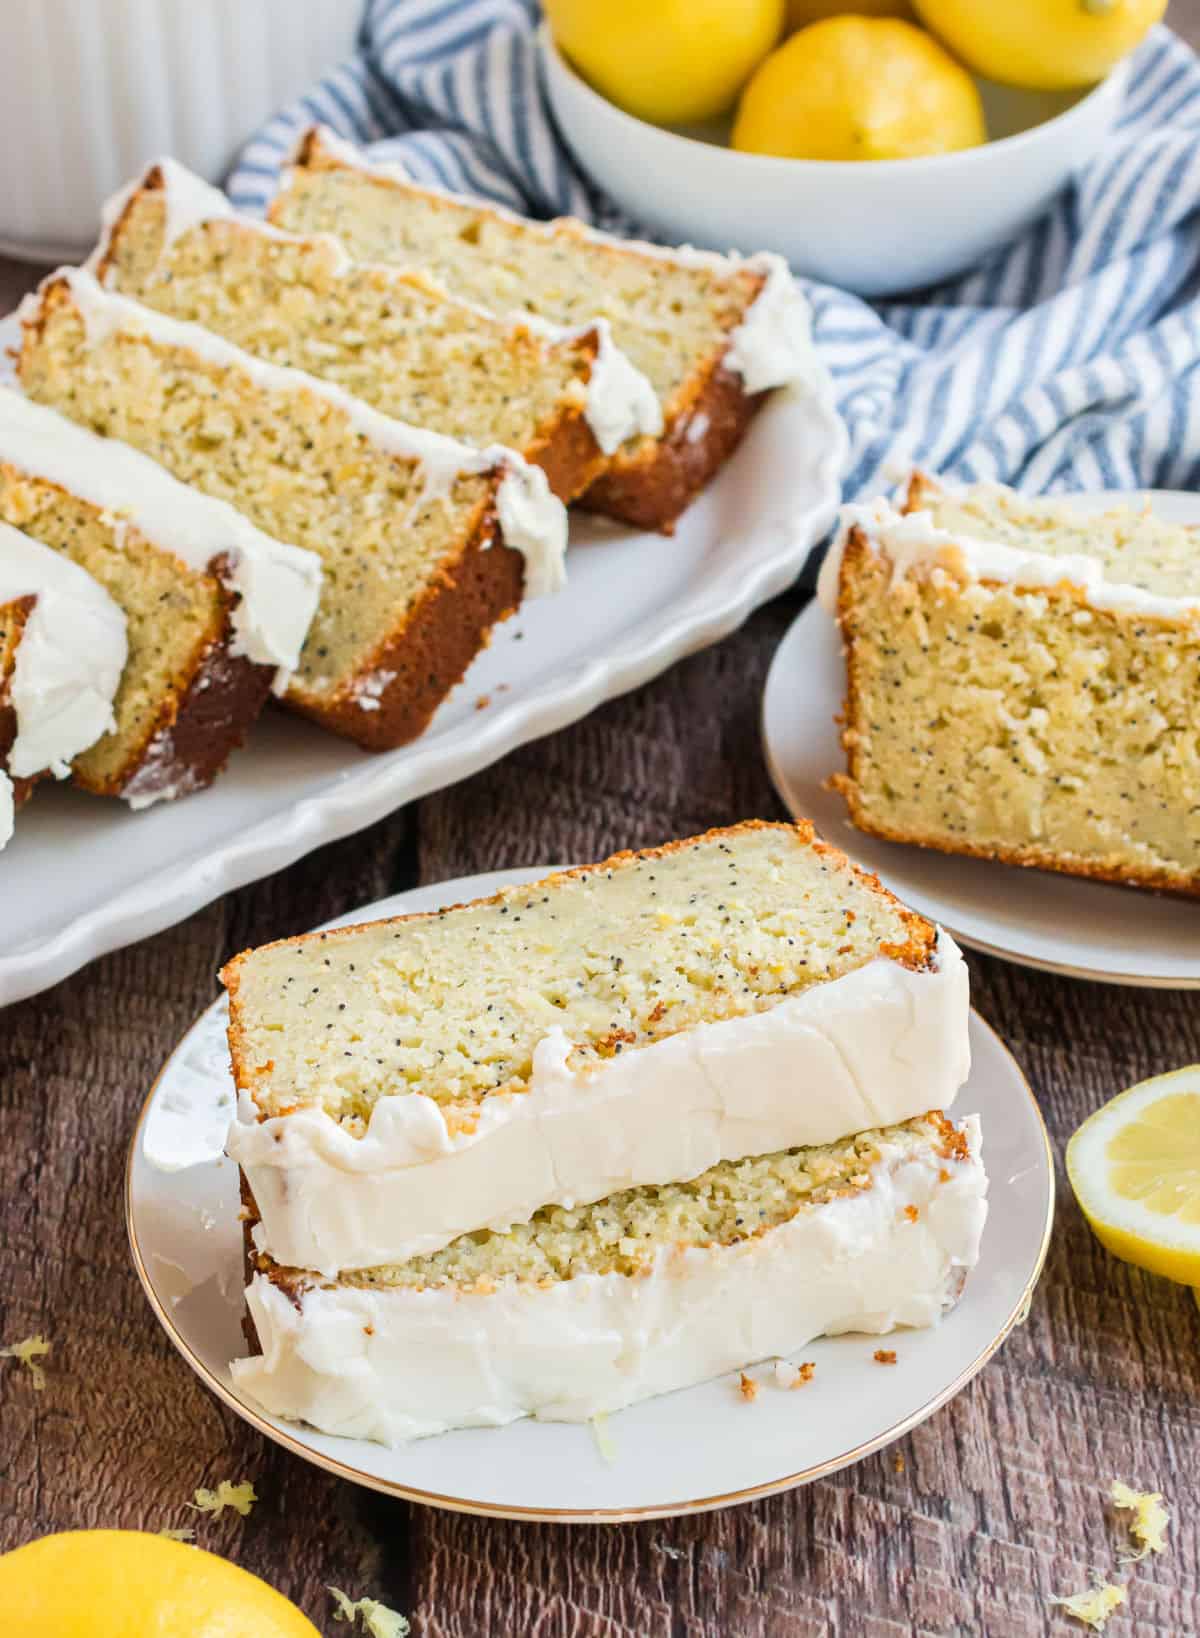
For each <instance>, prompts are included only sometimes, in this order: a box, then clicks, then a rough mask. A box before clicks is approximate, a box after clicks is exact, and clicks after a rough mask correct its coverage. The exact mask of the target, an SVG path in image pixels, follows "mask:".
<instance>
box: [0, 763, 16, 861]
mask: <svg viewBox="0 0 1200 1638" xmlns="http://www.w3.org/2000/svg"><path fill="white" fill-rule="evenodd" d="M14 818H15V812H14V803H13V788H12V780H11V779H10V778H9V777H8V775H7V774H6V773H5V772H4V771H3V769H0V848H2V847H4V846H5V844H6V843H8V842H11V841H12V833H13V821H14Z"/></svg>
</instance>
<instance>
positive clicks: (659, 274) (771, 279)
mask: <svg viewBox="0 0 1200 1638" xmlns="http://www.w3.org/2000/svg"><path fill="white" fill-rule="evenodd" d="M270 217H271V220H272V222H274V223H275V225H276V226H277V227H281V228H286V229H287V230H288V231H289V232H293V233H314V232H328V233H333V234H335V235H336V236H337V237H338V238H339V239H340V240H341V241H342V243H343V244H344V245H345V246H346V248H347V249H348V250H349V252H350V254H351V255H352V256H355V257H358V258H360V259H361V260H363V261H369V262H390V263H393V264H395V265H398V266H401V267H409V268H420V269H422V270H424V271H425V272H426V273H427V274H428V275H429V276H430V277H431V278H433V279H434V280H435V281H436V282H437V283H438V284H439V285H442V286H444V288H445V289H446V290H447V291H448V292H449V293H450V294H451V295H452V296H457V297H459V298H460V299H461V300H464V301H469V302H475V303H478V304H479V305H480V306H482V307H485V308H488V309H490V310H491V311H492V312H494V313H497V314H510V315H511V314H525V315H528V314H533V315H535V316H536V317H538V318H541V319H546V320H549V321H550V322H551V323H553V324H565V325H581V324H582V325H587V324H591V323H593V322H594V321H595V320H596V319H597V318H603V319H606V320H607V321H608V322H609V323H610V324H611V326H612V333H613V339H614V340H615V341H616V344H617V346H618V347H619V348H620V349H621V351H622V352H623V353H624V354H625V355H626V356H627V357H628V358H629V360H630V361H631V362H632V364H633V365H634V366H635V368H636V369H638V370H640V371H641V373H642V374H643V375H645V376H646V377H647V378H648V379H649V380H650V382H651V383H652V384H653V387H654V389H655V391H656V393H657V394H658V398H659V402H660V404H661V407H662V417H663V431H662V434H661V436H658V437H651V436H647V437H644V438H642V439H641V440H640V441H639V442H638V443H636V444H633V445H627V446H626V447H625V448H623V449H622V450H621V451H620V453H619V454H618V455H617V456H616V458H615V459H614V461H613V462H612V464H611V465H610V467H609V468H608V470H607V471H606V472H605V473H604V474H603V476H602V477H600V478H599V479H598V480H597V481H596V483H594V484H593V485H592V487H591V489H590V490H588V492H587V494H586V497H585V504H586V505H587V506H589V507H590V508H592V509H593V510H594V511H598V512H604V513H607V514H608V515H610V516H611V517H614V518H617V519H619V520H621V521H623V522H627V523H632V524H636V525H638V526H639V527H641V528H644V529H669V528H670V526H671V525H672V524H673V522H674V521H675V519H676V518H678V517H679V515H680V513H681V512H682V511H683V510H684V508H685V507H686V506H687V505H688V504H689V502H690V501H691V500H692V499H693V498H694V497H695V496H696V495H697V494H698V493H699V491H700V490H701V489H702V488H703V487H704V486H705V484H707V483H708V481H709V480H710V479H711V478H712V477H713V476H714V475H715V473H716V472H717V471H718V470H719V468H720V467H721V466H722V464H723V463H724V462H725V461H726V460H727V459H728V457H729V456H730V455H731V454H732V453H733V451H734V449H736V447H737V445H738V443H739V442H740V440H741V438H742V436H743V434H744V433H745V431H746V429H747V427H748V426H749V423H750V421H751V418H752V417H753V415H754V413H755V411H756V410H757V409H758V408H759V407H760V406H761V404H762V403H763V400H764V396H765V394H766V393H767V392H768V391H769V390H770V389H771V388H775V387H782V386H787V385H792V384H801V385H808V384H812V383H814V382H816V381H818V380H819V379H820V378H821V367H820V365H819V364H818V362H817V360H816V356H815V354H814V352H813V348H812V342H811V339H810V334H809V314H808V305H807V303H806V301H805V300H804V297H803V295H802V294H801V293H800V290H799V288H798V286H797V285H796V283H795V281H794V280H793V279H792V276H791V274H790V273H789V272H788V269H787V266H786V264H785V263H784V262H783V261H782V260H781V258H779V257H778V256H771V255H761V256H754V257H751V258H749V259H748V260H745V261H742V260H737V259H735V258H732V257H726V256H717V255H714V254H712V253H710V252H704V251H696V250H690V249H687V248H684V249H682V250H666V249H663V248H662V247H660V246H657V245H648V244H639V243H634V242H630V241H626V240H621V239H615V238H611V237H609V236H607V235H605V234H601V233H597V232H594V231H593V230H591V229H589V228H587V227H585V226H584V225H583V223H581V222H577V221H573V220H570V219H564V220H561V221H556V222H531V221H528V220H526V219H525V218H523V217H519V216H514V215H513V214H512V213H511V212H508V211H503V210H500V209H498V208H497V207H495V206H490V205H484V204H481V203H480V202H479V201H477V200H472V199H467V198H463V197H461V196H459V195H455V194H449V193H444V192H440V191H438V190H437V189H434V188H430V187H428V186H425V185H418V184H416V183H414V182H412V181H411V180H410V179H409V178H408V177H407V175H406V174H405V173H404V172H403V171H402V170H400V169H399V168H398V167H396V166H386V165H385V166H373V165H371V164H370V163H369V162H368V161H367V160H366V159H365V157H364V156H363V155H362V154H360V153H359V152H358V151H357V150H356V149H354V148H352V147H350V146H349V145H348V144H346V143H344V142H341V141H339V139H338V138H336V137H334V136H333V135H332V134H331V133H329V132H328V131H325V130H323V129H321V128H319V127H318V128H314V129H313V130H311V131H309V132H308V133H307V134H306V135H305V136H304V137H303V138H302V140H301V142H300V144H299V147H298V149H297V152H296V156H295V164H294V165H293V166H292V167H291V168H290V170H289V171H287V172H286V173H285V176H284V181H283V187H282V191H281V192H280V194H279V196H278V198H277V199H276V200H275V201H274V203H273V204H272V206H271V211H270Z"/></svg>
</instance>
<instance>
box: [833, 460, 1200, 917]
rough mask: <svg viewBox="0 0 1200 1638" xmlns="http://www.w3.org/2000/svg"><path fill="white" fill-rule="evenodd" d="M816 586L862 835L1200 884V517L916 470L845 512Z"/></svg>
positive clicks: (1149, 884)
mask: <svg viewBox="0 0 1200 1638" xmlns="http://www.w3.org/2000/svg"><path fill="white" fill-rule="evenodd" d="M820 595H821V599H822V602H823V604H824V606H825V607H826V608H827V609H828V610H829V612H830V613H831V614H832V615H833V616H834V618H835V619H836V620H837V622H838V625H839V627H840V629H841V634H842V640H843V644H844V648H845V654H846V668H847V698H846V710H845V717H844V727H843V733H842V742H843V746H844V748H845V751H846V756H847V768H846V771H845V773H841V774H838V775H836V776H835V778H834V783H835V784H836V786H837V787H838V789H839V790H840V791H841V792H842V794H843V795H844V797H845V798H846V803H847V806H848V808H849V811H850V817H851V819H852V820H853V822H854V823H855V824H856V825H857V826H858V827H859V829H860V830H864V831H868V832H870V833H871V834H873V835H877V836H884V837H888V838H890V839H892V840H894V841H899V842H911V843H915V844H917V845H920V846H923V847H931V848H937V849H940V850H941V851H943V852H947V853H962V854H969V855H972V856H975V857H978V858H986V859H996V860H1000V861H1003V862H1005V863H1009V864H1018V865H1032V866H1036V867H1038V868H1040V869H1043V870H1054V871H1061V872H1065V873H1067V874H1070V875H1077V876H1088V877H1093V878H1096V879H1100V880H1105V881H1111V882H1120V883H1123V884H1126V885H1128V886H1133V887H1143V888H1158V889H1164V890H1167V891H1170V892H1175V893H1184V894H1190V895H1193V896H1196V895H1200V713H1198V712H1197V701H1198V700H1200V550H1198V548H1197V544H1196V531H1195V530H1194V529H1192V528H1187V527H1184V526H1181V525H1178V524H1172V523H1168V522H1165V521H1163V520H1162V519H1160V518H1157V517H1156V516H1155V515H1154V513H1153V511H1152V509H1150V508H1149V507H1132V506H1117V507H1108V508H1107V509H1099V510H1091V509H1081V508H1080V506H1079V505H1078V503H1077V502H1075V503H1073V502H1072V501H1071V500H1069V499H1064V498H1058V497H1054V498H1036V497H1030V496H1025V495H1018V494H1016V493H1015V492H1014V491H1012V490H1010V489H1006V488H1004V487H1003V486H1001V485H999V484H991V483H980V484H972V485H968V486H965V487H958V486H954V485H950V484H943V483H940V482H938V481H936V480H934V479H932V478H929V477H927V476H925V475H924V474H921V473H917V474H914V476H913V477H912V479H911V480H910V482H909V483H908V485H907V487H906V490H905V492H904V493H903V495H902V497H901V500H900V503H899V505H898V506H897V505H893V504H892V503H890V502H888V501H886V500H877V501H872V502H870V503H868V504H866V505H861V506H850V507H846V508H844V510H843V528H842V531H841V534H840V536H839V539H838V541H837V543H836V545H835V548H834V549H833V551H831V553H830V554H829V556H828V558H827V559H826V562H825V564H824V565H823V567H822V574H821V585H820Z"/></svg>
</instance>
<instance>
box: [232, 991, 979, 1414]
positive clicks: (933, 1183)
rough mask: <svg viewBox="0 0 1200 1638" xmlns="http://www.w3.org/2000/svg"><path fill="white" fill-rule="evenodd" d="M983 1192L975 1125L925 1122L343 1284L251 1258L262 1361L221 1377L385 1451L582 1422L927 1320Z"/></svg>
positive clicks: (587, 1210) (949, 1298) (948, 1298)
mask: <svg viewBox="0 0 1200 1638" xmlns="http://www.w3.org/2000/svg"><path fill="white" fill-rule="evenodd" d="M862 1027H863V1028H864V1029H867V1028H869V1027H870V1026H869V1023H868V1022H867V1020H866V1018H865V1017H864V1019H863V1020H862ZM798 1090H799V1089H798ZM747 1091H752V1086H748V1087H747ZM807 1091H808V1094H809V1096H811V1097H813V1098H815V1097H816V1096H817V1091H816V1088H815V1087H809V1088H808V1089H807ZM986 1191H987V1180H986V1177H985V1175H984V1171H983V1167H982V1164H981V1162H980V1158H979V1130H978V1122H977V1121H976V1120H975V1119H974V1118H970V1117H969V1118H968V1119H967V1120H965V1121H964V1122H963V1123H962V1124H961V1125H959V1126H956V1125H954V1124H952V1123H951V1122H950V1121H948V1120H946V1119H945V1118H944V1117H943V1116H942V1115H940V1114H938V1113H936V1112H935V1113H931V1114H927V1115H925V1116H922V1117H920V1118H918V1119H915V1120H911V1121H908V1122H905V1123H903V1124H901V1125H896V1126H891V1127H889V1128H887V1129H886V1130H883V1131H866V1132H862V1133H860V1134H858V1135H856V1136H854V1137H851V1138H848V1139H845V1140H844V1141H842V1142H839V1143H834V1144H828V1145H823V1146H820V1147H809V1148H793V1149H790V1150H788V1151H785V1152H783V1153H776V1154H768V1155H763V1156H759V1157H756V1158H754V1159H747V1160H742V1161H738V1162H732V1161H722V1162H720V1163H719V1164H717V1165H715V1166H713V1167H711V1168H710V1169H709V1170H707V1171H705V1172H704V1173H703V1174H702V1175H701V1176H699V1177H696V1178H693V1179H692V1180H691V1181H689V1182H683V1183H669V1184H665V1185H660V1186H657V1187H642V1188H634V1189H629V1190H625V1191H623V1192H621V1193H619V1194H614V1195H613V1196H611V1197H610V1198H609V1199H606V1200H602V1201H600V1202H598V1203H596V1204H594V1205H590V1206H581V1207H577V1208H568V1207H565V1206H554V1207H549V1208H547V1209H544V1210H542V1211H539V1212H538V1213H537V1214H536V1216H535V1217H534V1218H533V1219H532V1221H530V1222H528V1223H526V1224H524V1225H522V1226H521V1227H518V1228H514V1229H512V1230H511V1231H510V1232H509V1233H507V1234H497V1233H486V1232H485V1233H476V1234H470V1235H467V1236H465V1237H464V1238H462V1239H460V1240H456V1241H454V1242H453V1243H452V1244H451V1245H449V1246H446V1247H445V1248H444V1249H443V1250H441V1251H438V1252H434V1253H433V1254H431V1255H426V1256H423V1257H416V1258H413V1259H412V1260H410V1261H408V1262H405V1263H401V1264H399V1265H396V1266H390V1267H386V1266H385V1267H379V1268H371V1269H366V1270H363V1271H362V1272H360V1273H356V1274H346V1275H343V1276H342V1278H341V1279H340V1280H338V1281H330V1280H322V1279H320V1278H319V1277H318V1276H316V1275H314V1274H309V1273H305V1272H302V1271H299V1270H296V1269H288V1268H281V1267H279V1266H278V1265H276V1264H274V1263H273V1262H271V1260H270V1259H268V1258H265V1257H261V1256H260V1257H258V1258H256V1259H254V1262H255V1271H254V1273H253V1276H252V1278H251V1282H250V1287H249V1291H248V1293H247V1302H248V1307H249V1313H250V1318H251V1321H252V1324H253V1327H254V1331H255V1332H256V1334H257V1341H258V1345H259V1352H258V1354H257V1355H255V1356H254V1357H252V1358H249V1359H239V1360H235V1361H234V1362H233V1366H232V1371H233V1377H234V1381H235V1383H236V1384H237V1386H238V1387H239V1388H241V1389H243V1390H245V1391H246V1392H248V1393H250V1394H252V1395H253V1396H254V1397H255V1398H256V1399H257V1400H258V1401H259V1402H260V1403H261V1404H263V1405H264V1406H265V1407H266V1408H267V1409H268V1410H269V1411H271V1412H272V1413H273V1414H275V1415H278V1416H285V1417H290V1418H293V1419H299V1420H303V1421H305V1422H308V1423H310V1424H311V1425H312V1426H314V1427H317V1428H320V1429H322V1430H324V1431H325V1432H327V1433H334V1434H342V1435H345V1436H349V1437H355V1438H362V1439H377V1440H381V1441H383V1442H384V1443H388V1444H391V1443H396V1442H398V1441H400V1440H403V1439H411V1438H418V1437H421V1436H422V1435H426V1434H433V1433H440V1432H443V1431H444V1430H446V1429H448V1428H455V1427H470V1426H497V1425H500V1424H502V1423H505V1422H511V1421H513V1420H515V1419H516V1418H518V1417H521V1416H531V1415H532V1416H538V1417H541V1418H543V1419H547V1420H556V1421H583V1420H585V1419H587V1418H590V1417H592V1416H596V1415H599V1414H602V1413H604V1412H608V1411H614V1410H619V1409H621V1407H622V1406H625V1405H629V1404H633V1403H634V1402H635V1401H637V1400H640V1399H645V1398H648V1397H649V1396H650V1395H652V1394H660V1393H668V1392H670V1391H671V1390H673V1389H676V1388H683V1387H688V1386H690V1385H692V1384H694V1383H697V1382H703V1381H706V1380H707V1379H709V1378H711V1377H715V1376H719V1375H721V1374H723V1373H724V1372H727V1371H733V1370H737V1369H739V1368H742V1367H745V1366H747V1365H751V1364H754V1363H756V1362H757V1361H759V1360H764V1359H770V1358H772V1357H776V1358H777V1357H779V1356H782V1355H787V1354H790V1353H793V1352H795V1351H796V1350H797V1349H800V1348H803V1347H804V1346H805V1345H806V1344H807V1343H808V1342H810V1341H811V1340H812V1339H813V1338H814V1337H818V1336H822V1335H833V1334H836V1333H838V1332H845V1331H864V1332H870V1333H874V1334H877V1335H878V1334H880V1333H883V1332H887V1331H891V1330H893V1329H894V1328H895V1327H897V1326H924V1325H932V1324H935V1323H936V1322H937V1321H938V1320H939V1319H940V1317H941V1316H942V1314H943V1313H944V1312H945V1311H946V1310H947V1309H948V1308H950V1307H952V1306H953V1304H954V1303H955V1301H956V1300H957V1298H958V1296H959V1293H960V1291H961V1289H962V1286H963V1282H964V1280H965V1278H966V1276H967V1273H968V1271H969V1270H970V1269H971V1268H972V1267H973V1266H974V1264H975V1262H976V1260H977V1258H978V1254H979V1242H980V1236H981V1233H982V1230H983V1225H984V1219H985V1217H986V1212H987V1205H986V1200H985V1195H986Z"/></svg>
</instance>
